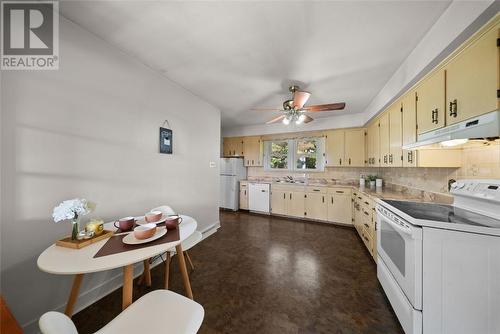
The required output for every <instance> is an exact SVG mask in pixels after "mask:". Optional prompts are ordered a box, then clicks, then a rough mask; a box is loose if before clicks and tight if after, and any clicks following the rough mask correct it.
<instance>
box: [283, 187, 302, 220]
mask: <svg viewBox="0 0 500 334" xmlns="http://www.w3.org/2000/svg"><path fill="white" fill-rule="evenodd" d="M304 195H305V193H304V192H303V191H302V192H299V191H290V192H289V193H288V202H287V215H289V216H292V217H296V218H303V217H304V213H305V197H304Z"/></svg>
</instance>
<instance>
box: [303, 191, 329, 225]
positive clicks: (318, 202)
mask: <svg viewBox="0 0 500 334" xmlns="http://www.w3.org/2000/svg"><path fill="white" fill-rule="evenodd" d="M326 197H327V194H326V193H320V192H315V193H307V194H306V197H305V199H306V202H305V205H306V208H305V217H306V218H308V219H317V220H326V219H327V217H328V207H327V198H326Z"/></svg>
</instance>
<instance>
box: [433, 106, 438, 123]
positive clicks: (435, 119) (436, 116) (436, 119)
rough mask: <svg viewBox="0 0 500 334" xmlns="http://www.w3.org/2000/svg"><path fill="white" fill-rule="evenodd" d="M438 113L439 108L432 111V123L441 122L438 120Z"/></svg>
mask: <svg viewBox="0 0 500 334" xmlns="http://www.w3.org/2000/svg"><path fill="white" fill-rule="evenodd" d="M438 114H439V109H438V108H436V109H434V110H433V111H432V123H434V124H438V123H439V120H438Z"/></svg>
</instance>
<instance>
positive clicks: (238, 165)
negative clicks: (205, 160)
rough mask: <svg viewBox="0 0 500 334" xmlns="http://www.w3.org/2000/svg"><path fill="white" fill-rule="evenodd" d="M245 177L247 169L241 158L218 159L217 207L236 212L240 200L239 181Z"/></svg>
mask: <svg viewBox="0 0 500 334" xmlns="http://www.w3.org/2000/svg"><path fill="white" fill-rule="evenodd" d="M246 177H247V169H246V167H245V166H243V159H242V158H221V159H220V195H219V196H220V198H219V206H220V207H221V208H224V209H230V210H234V211H237V210H238V209H239V199H240V180H245V179H246Z"/></svg>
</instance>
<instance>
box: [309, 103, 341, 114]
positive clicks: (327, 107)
mask: <svg viewBox="0 0 500 334" xmlns="http://www.w3.org/2000/svg"><path fill="white" fill-rule="evenodd" d="M344 108H345V103H344V102H341V103H330V104H318V105H315V106H307V107H304V108H302V109H304V110H307V111H312V112H314V111H328V110H342V109H344Z"/></svg>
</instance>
